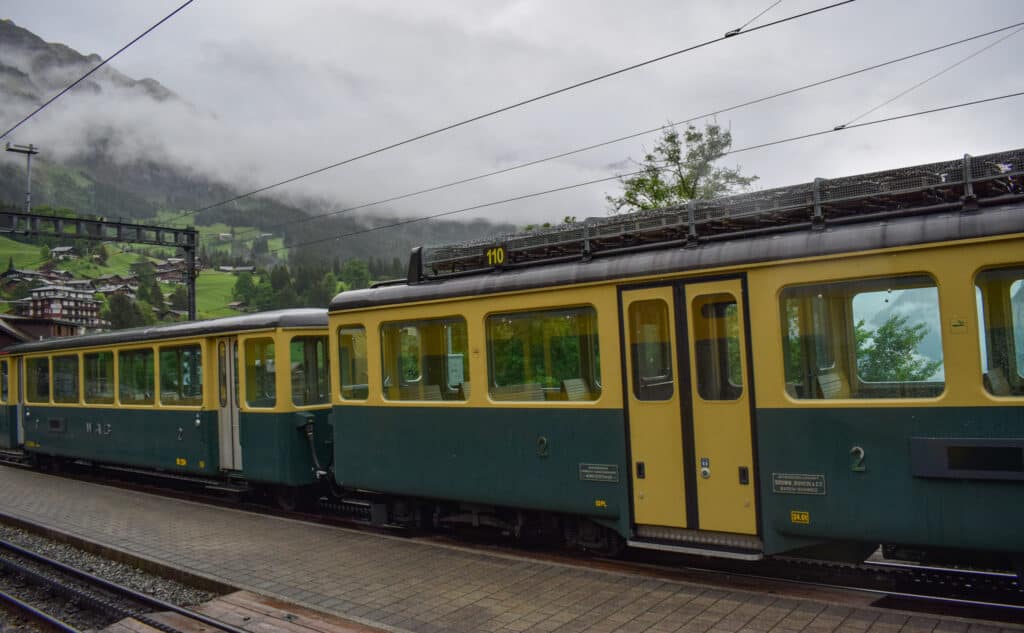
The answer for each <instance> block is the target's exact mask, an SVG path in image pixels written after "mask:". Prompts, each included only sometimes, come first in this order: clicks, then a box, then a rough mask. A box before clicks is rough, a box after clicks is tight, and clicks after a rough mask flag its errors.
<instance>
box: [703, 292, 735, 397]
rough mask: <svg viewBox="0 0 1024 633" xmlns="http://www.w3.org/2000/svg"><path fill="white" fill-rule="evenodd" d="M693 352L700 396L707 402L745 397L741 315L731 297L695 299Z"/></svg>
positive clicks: (728, 295)
mask: <svg viewBox="0 0 1024 633" xmlns="http://www.w3.org/2000/svg"><path fill="white" fill-rule="evenodd" d="M691 319H692V321H693V352H694V366H695V368H696V376H694V378H695V379H696V382H697V393H698V395H700V397H701V398H703V399H704V400H737V399H739V397H740V396H742V395H743V367H742V366H741V355H740V339H739V328H740V321H739V312H738V310H737V304H736V299H734V298H733V296H732V295H730V294H724V293H722V294H714V295H703V296H700V297H697V298H696V299H694V300H693V314H692V315H691Z"/></svg>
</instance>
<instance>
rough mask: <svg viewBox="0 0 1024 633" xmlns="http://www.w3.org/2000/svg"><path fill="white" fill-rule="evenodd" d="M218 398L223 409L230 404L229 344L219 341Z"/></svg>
mask: <svg viewBox="0 0 1024 633" xmlns="http://www.w3.org/2000/svg"><path fill="white" fill-rule="evenodd" d="M217 399H218V401H219V402H220V407H221V408H222V409H223V408H224V407H226V406H228V346H227V343H225V342H224V341H221V342H219V343H217Z"/></svg>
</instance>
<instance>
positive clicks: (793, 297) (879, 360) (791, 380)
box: [780, 275, 945, 399]
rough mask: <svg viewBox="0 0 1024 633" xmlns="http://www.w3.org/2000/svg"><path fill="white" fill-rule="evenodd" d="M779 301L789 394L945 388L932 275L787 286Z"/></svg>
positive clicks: (879, 394)
mask: <svg viewBox="0 0 1024 633" xmlns="http://www.w3.org/2000/svg"><path fill="white" fill-rule="evenodd" d="M780 307H781V311H782V313H781V316H782V322H783V327H782V348H783V356H784V359H785V376H786V389H787V391H788V392H789V393H790V395H791V396H793V397H796V398H802V399H822V398H825V399H832V398H927V397H934V396H937V395H939V394H941V393H942V391H943V389H944V388H945V373H944V371H943V359H942V331H941V327H940V321H939V294H938V289H937V288H936V286H935V283H934V281H932V279H931V278H930V277H926V276H923V275H919V276H912V277H892V278H882V279H865V280H855V281H847V282H838V283H829V284H814V285H807V286H798V287H791V288H787V289H785V290H784V291H783V293H782V298H781V306H780Z"/></svg>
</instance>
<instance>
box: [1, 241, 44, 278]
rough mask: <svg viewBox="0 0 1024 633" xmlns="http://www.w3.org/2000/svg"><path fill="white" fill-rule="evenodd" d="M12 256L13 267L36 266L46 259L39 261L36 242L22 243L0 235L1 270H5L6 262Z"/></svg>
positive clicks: (32, 267)
mask: <svg viewBox="0 0 1024 633" xmlns="http://www.w3.org/2000/svg"><path fill="white" fill-rule="evenodd" d="M12 257H13V258H14V267H15V268H22V269H26V268H31V269H34V268H38V267H39V265H40V264H43V263H45V261H46V260H43V261H39V260H40V258H41V257H40V254H39V245H38V244H24V243H22V242H15V241H14V240H12V239H10V238H8V237H0V259H2V261H0V266H3V270H7V262H9V261H10V259H11V258H12Z"/></svg>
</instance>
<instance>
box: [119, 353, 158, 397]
mask: <svg viewBox="0 0 1024 633" xmlns="http://www.w3.org/2000/svg"><path fill="white" fill-rule="evenodd" d="M117 376H118V378H117V380H118V394H119V396H120V400H121V404H153V402H154V398H153V393H154V389H155V377H154V375H153V350H151V349H132V350H127V351H123V352H118V353H117Z"/></svg>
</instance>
